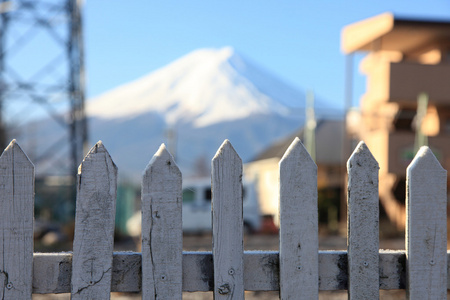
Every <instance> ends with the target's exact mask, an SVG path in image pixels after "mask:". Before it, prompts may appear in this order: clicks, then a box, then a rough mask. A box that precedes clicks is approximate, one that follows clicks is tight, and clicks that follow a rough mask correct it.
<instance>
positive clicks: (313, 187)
mask: <svg viewBox="0 0 450 300" xmlns="http://www.w3.org/2000/svg"><path fill="white" fill-rule="evenodd" d="M280 215H281V218H280V298H281V299H318V297H319V236H318V234H319V232H318V207H317V166H316V164H315V163H314V161H313V160H312V159H311V156H310V155H309V154H308V152H307V151H306V149H305V148H304V147H303V145H302V143H301V142H300V140H299V139H298V138H296V139H295V140H294V141H293V142H292V144H291V146H290V147H289V149H288V150H287V151H286V153H285V155H284V156H283V158H282V159H281V161H280Z"/></svg>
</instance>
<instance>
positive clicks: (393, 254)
mask: <svg viewBox="0 0 450 300" xmlns="http://www.w3.org/2000/svg"><path fill="white" fill-rule="evenodd" d="M448 256H450V251H448V252H447V270H448V271H450V264H449V262H450V260H449V259H448ZM379 261H380V264H379V267H380V273H379V280H380V289H381V290H397V289H405V287H406V254H405V251H404V250H400V251H393V250H380V254H379ZM244 270H245V272H246V273H245V274H244V287H245V290H248V291H278V290H279V289H280V286H279V261H278V252H277V251H245V252H244ZM247 271H249V272H247ZM71 274H72V254H71V253H35V254H34V260H33V293H36V294H51V293H69V292H70V281H71ZM319 278H320V280H319V290H321V291H332V290H346V289H347V288H348V268H347V252H346V251H319ZM447 288H448V289H450V283H448V284H447ZM213 289H214V271H213V259H212V252H207V251H205V252H188V251H185V252H183V291H184V292H195V291H199V292H207V291H213ZM111 291H112V292H140V291H141V253H136V252H116V253H114V259H113V273H112V282H111Z"/></svg>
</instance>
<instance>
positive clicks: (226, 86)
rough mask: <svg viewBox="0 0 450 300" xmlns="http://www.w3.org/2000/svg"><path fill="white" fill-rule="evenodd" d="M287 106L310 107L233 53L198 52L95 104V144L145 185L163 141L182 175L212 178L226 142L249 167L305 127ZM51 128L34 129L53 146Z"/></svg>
mask: <svg viewBox="0 0 450 300" xmlns="http://www.w3.org/2000/svg"><path fill="white" fill-rule="evenodd" d="M284 103H298V104H299V105H298V106H303V107H304V103H305V95H304V93H303V92H301V91H298V90H296V89H294V88H292V87H290V86H288V85H286V84H285V83H283V82H282V81H280V80H278V79H277V78H275V77H274V76H272V75H271V74H270V73H269V72H266V71H264V70H262V69H260V68H259V67H258V66H257V65H256V64H253V63H251V62H250V61H249V60H247V59H245V58H243V57H242V56H240V55H239V54H237V53H236V52H235V51H234V50H233V49H232V48H230V47H226V48H222V49H202V50H197V51H194V52H192V53H190V54H188V55H186V56H184V57H182V58H180V59H178V60H176V61H174V62H173V63H171V64H169V65H168V66H166V67H163V68H161V69H159V70H156V71H154V72H152V73H150V74H149V75H147V76H144V77H143V78H140V79H138V80H136V81H134V82H131V83H128V84H124V85H122V86H119V87H117V88H115V89H113V90H111V91H108V92H106V93H104V94H103V95H100V96H99V97H96V98H94V99H91V100H90V101H88V102H87V113H88V117H89V120H88V124H89V131H90V132H89V136H90V142H91V144H92V145H93V144H94V143H95V142H97V141H98V140H102V141H103V143H104V145H105V146H106V148H107V149H108V151H109V153H110V154H111V156H112V158H113V160H114V161H115V163H116V164H117V166H118V167H119V175H122V176H124V177H129V178H130V177H131V178H132V179H138V178H139V176H140V175H141V174H142V171H143V170H144V168H145V167H146V165H147V163H148V162H149V160H150V159H151V157H152V156H153V154H154V153H155V152H156V151H157V149H158V148H159V146H160V144H161V143H166V145H167V146H168V149H169V151H171V152H173V154H174V155H175V156H176V160H177V164H178V165H179V167H180V169H181V170H182V172H183V176H185V177H188V176H190V175H193V174H199V173H203V174H201V175H205V174H204V173H205V172H208V169H209V167H210V161H211V159H212V157H213V156H214V153H215V152H216V151H217V149H218V148H219V146H220V145H221V144H222V142H223V141H224V140H225V139H229V140H230V141H231V143H232V144H233V146H234V148H235V149H236V151H237V152H238V154H239V155H240V156H241V158H242V160H243V161H244V162H246V161H248V160H250V159H251V158H252V157H254V156H256V154H257V153H258V152H260V151H262V150H263V149H264V148H265V147H267V146H268V145H270V144H271V143H272V142H274V141H275V140H277V139H280V138H282V137H284V136H287V135H288V134H290V133H292V132H293V131H295V130H296V129H298V128H299V127H300V126H302V124H303V122H304V111H299V109H297V110H296V111H295V113H293V112H292V109H291V108H289V107H288V106H286V105H285V104H284ZM325 105H327V104H326V103H324V102H321V101H317V100H316V107H319V108H320V107H324V106H325ZM49 124H50V123H49ZM49 126H50V125H49ZM49 126H47V125H45V124H40V126H39V127H38V126H33V128H34V131H42V135H44V134H46V139H45V140H46V141H47V142H48V143H51V141H50V140H49V138H48V136H49V135H50V134H49V133H50V132H52V129H51V128H50V127H49ZM36 128H40V129H39V130H38V129H36ZM168 133H170V135H171V136H172V138H168ZM57 135H58V134H57V133H52V134H51V136H57ZM33 147H34V148H33V151H34V152H35V153H36V156H39V152H40V150H39V147H37V145H36V144H33ZM25 148H26V147H25ZM42 148H44V147H42ZM36 171H37V173H39V167H37V170H36Z"/></svg>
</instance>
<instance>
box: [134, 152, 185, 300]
mask: <svg viewBox="0 0 450 300" xmlns="http://www.w3.org/2000/svg"><path fill="white" fill-rule="evenodd" d="M181 205H182V194H181V172H180V170H179V169H178V167H177V165H176V164H175V161H174V159H173V157H172V155H170V153H169V152H168V151H167V149H166V147H165V146H164V145H161V147H160V148H159V150H158V151H157V152H156V154H155V155H154V156H153V158H152V160H151V161H150V163H149V165H148V166H147V168H146V169H145V172H144V177H143V180H142V287H143V289H142V299H169V300H171V299H181V297H182V276H183V272H182V264H183V229H182V218H181V209H182V207H181Z"/></svg>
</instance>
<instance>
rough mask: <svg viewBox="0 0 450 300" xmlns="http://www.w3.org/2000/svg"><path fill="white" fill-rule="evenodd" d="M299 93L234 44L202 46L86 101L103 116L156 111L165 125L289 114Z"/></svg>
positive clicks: (95, 113) (91, 111)
mask: <svg viewBox="0 0 450 300" xmlns="http://www.w3.org/2000/svg"><path fill="white" fill-rule="evenodd" d="M303 98H304V96H303V94H302V93H300V92H298V91H296V90H294V89H293V88H291V87H289V86H287V85H286V84H284V83H282V82H281V81H279V80H277V79H276V78H273V77H272V76H271V75H270V74H268V73H266V72H264V71H262V70H261V69H259V68H258V67H256V66H254V65H253V64H251V63H249V62H248V61H247V60H244V59H243V58H242V57H241V56H240V55H238V54H237V53H236V52H235V51H234V50H233V48H231V47H226V48H222V49H201V50H197V51H194V52H192V53H190V54H188V55H186V56H184V57H182V58H180V59H178V60H176V61H175V62H173V63H171V64H170V65H168V66H166V67H164V68H162V69H159V70H157V71H155V72H152V73H150V74H149V75H147V76H145V77H143V78H140V79H138V80H136V81H134V82H131V83H128V84H126V85H123V86H120V87H118V88H116V89H113V90H111V91H109V92H107V93H105V94H103V95H101V96H99V97H98V98H95V99H93V100H92V101H90V102H89V103H88V106H87V109H88V114H89V115H90V116H93V117H99V118H102V119H113V118H130V117H134V116H138V115H141V114H143V113H146V112H150V111H153V112H157V113H158V114H160V115H162V116H163V118H164V120H165V121H166V123H167V124H170V125H174V124H177V123H191V124H192V125H194V127H204V126H208V125H212V124H216V123H219V122H224V121H233V120H236V119H243V118H246V117H248V116H251V115H254V114H274V113H276V114H278V115H288V114H289V109H288V108H287V107H285V106H284V105H283V104H281V103H283V102H284V103H286V102H291V103H292V102H298V103H300V101H301V100H303Z"/></svg>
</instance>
